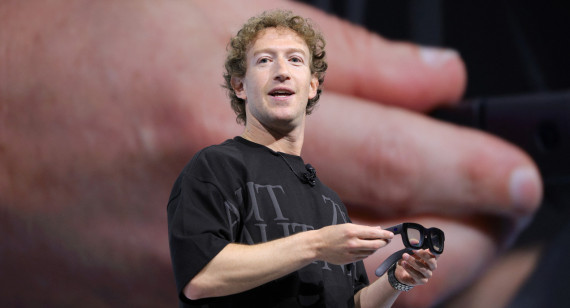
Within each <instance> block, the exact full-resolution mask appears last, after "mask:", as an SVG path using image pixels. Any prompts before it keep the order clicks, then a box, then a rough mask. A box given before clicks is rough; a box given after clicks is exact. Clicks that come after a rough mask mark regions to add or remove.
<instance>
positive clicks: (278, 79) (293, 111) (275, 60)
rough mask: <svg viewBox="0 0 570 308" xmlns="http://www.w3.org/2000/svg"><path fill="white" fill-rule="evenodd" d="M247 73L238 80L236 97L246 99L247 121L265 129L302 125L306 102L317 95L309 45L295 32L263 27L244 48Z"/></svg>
mask: <svg viewBox="0 0 570 308" xmlns="http://www.w3.org/2000/svg"><path fill="white" fill-rule="evenodd" d="M246 56H247V59H246V61H247V72H246V75H245V77H244V78H241V79H239V81H238V83H237V85H238V86H237V87H234V88H236V94H237V95H238V97H240V98H242V99H244V100H245V101H246V116H247V123H248V124H254V125H255V124H256V123H258V124H261V125H263V126H265V127H268V128H292V127H298V126H300V125H302V124H303V123H304V122H303V121H304V119H305V109H306V106H307V101H308V99H310V98H313V97H315V95H316V94H317V87H318V84H319V83H318V79H317V78H316V77H315V76H313V75H312V74H311V70H310V59H311V58H310V57H311V54H310V52H309V48H308V47H307V44H306V43H305V41H304V40H303V39H302V38H301V37H299V36H298V35H297V34H296V33H295V32H294V31H292V30H290V29H282V28H279V29H277V28H268V29H265V30H263V31H262V32H261V33H260V34H259V36H258V37H257V39H256V40H255V41H254V42H253V44H252V45H251V47H250V48H249V49H248V51H247V54H246Z"/></svg>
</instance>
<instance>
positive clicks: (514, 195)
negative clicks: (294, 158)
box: [509, 167, 542, 210]
mask: <svg viewBox="0 0 570 308" xmlns="http://www.w3.org/2000/svg"><path fill="white" fill-rule="evenodd" d="M509 190H510V195H511V202H512V204H513V205H514V206H515V207H517V208H520V209H526V210H534V209H535V208H536V206H538V204H539V203H540V201H541V198H542V183H541V180H540V175H539V174H538V172H537V171H536V169H534V168H531V167H519V168H517V169H515V170H514V171H513V172H512V173H511V178H510V183H509Z"/></svg>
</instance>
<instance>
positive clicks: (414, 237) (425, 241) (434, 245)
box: [376, 222, 445, 277]
mask: <svg viewBox="0 0 570 308" xmlns="http://www.w3.org/2000/svg"><path fill="white" fill-rule="evenodd" d="M385 230H388V231H391V232H393V233H394V234H401V235H402V241H403V242H404V246H405V247H406V248H404V249H402V250H400V251H397V252H395V253H393V254H392V255H391V256H390V257H388V258H387V259H386V260H385V261H384V262H382V264H380V266H379V267H378V268H377V269H376V276H378V277H380V276H382V275H384V273H385V272H386V271H387V270H388V268H390V266H392V264H394V263H396V262H398V260H400V259H401V258H402V255H403V254H404V253H408V254H414V250H418V249H429V250H430V251H431V252H432V253H433V254H438V255H439V254H441V253H443V243H444V242H445V234H444V233H443V231H441V230H440V229H438V228H429V229H428V228H424V226H422V225H420V224H416V223H413V222H404V223H401V224H398V225H395V226H392V227H389V228H386V229H385Z"/></svg>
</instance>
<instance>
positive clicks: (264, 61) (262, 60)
mask: <svg viewBox="0 0 570 308" xmlns="http://www.w3.org/2000/svg"><path fill="white" fill-rule="evenodd" d="M267 62H269V59H268V58H261V59H259V60H257V63H267Z"/></svg>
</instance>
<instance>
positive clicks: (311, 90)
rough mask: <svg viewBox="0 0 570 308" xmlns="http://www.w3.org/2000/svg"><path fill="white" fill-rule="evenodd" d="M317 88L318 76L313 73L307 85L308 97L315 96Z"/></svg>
mask: <svg viewBox="0 0 570 308" xmlns="http://www.w3.org/2000/svg"><path fill="white" fill-rule="evenodd" d="M318 88H319V78H317V76H316V75H313V77H312V78H311V84H310V87H309V99H313V98H314V97H315V96H317V90H318Z"/></svg>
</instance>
